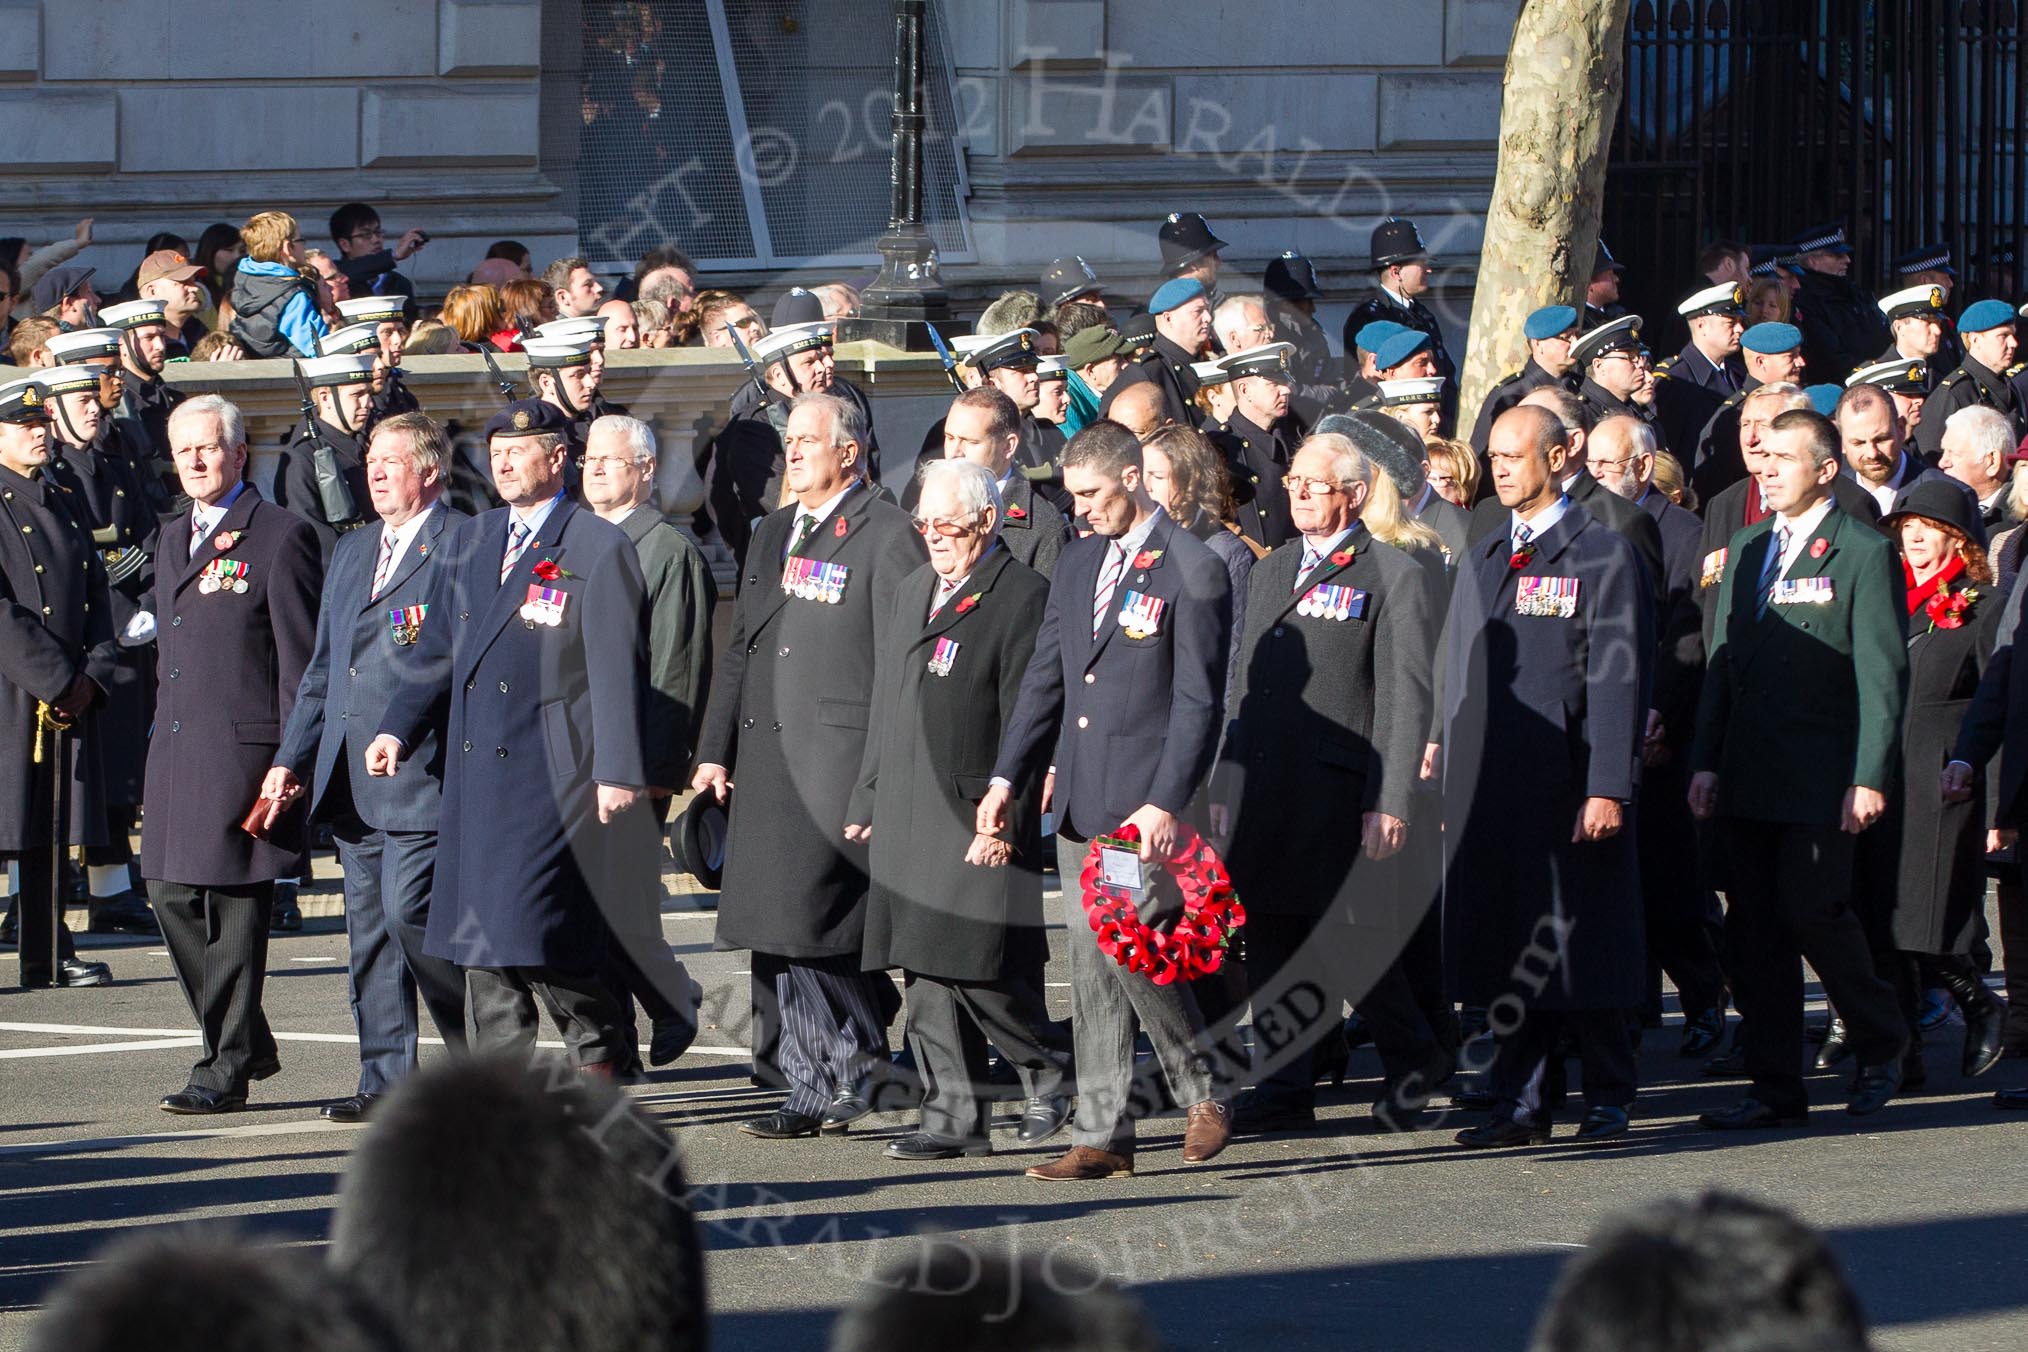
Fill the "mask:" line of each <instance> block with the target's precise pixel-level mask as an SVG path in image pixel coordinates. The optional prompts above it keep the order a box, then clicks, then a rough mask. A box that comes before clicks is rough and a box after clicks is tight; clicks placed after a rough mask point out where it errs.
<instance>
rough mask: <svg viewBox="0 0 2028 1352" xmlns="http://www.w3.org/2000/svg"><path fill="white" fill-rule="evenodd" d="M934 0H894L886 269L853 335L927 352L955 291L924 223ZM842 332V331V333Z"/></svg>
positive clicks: (869, 292)
mask: <svg viewBox="0 0 2028 1352" xmlns="http://www.w3.org/2000/svg"><path fill="white" fill-rule="evenodd" d="M928 24H929V0H894V124H893V125H894V158H893V162H892V167H891V169H890V171H889V175H890V180H891V187H892V190H893V191H892V199H891V201H892V205H891V207H890V209H889V219H888V222H887V233H886V234H885V235H882V236H881V237H880V275H879V276H878V277H876V278H875V279H874V281H873V285H871V286H869V287H867V288H866V291H865V293H864V294H863V295H862V296H861V297H860V318H859V321H858V322H857V323H856V324H854V325H852V326H851V329H850V336H851V337H854V338H870V339H872V340H874V341H875V342H881V343H886V344H887V345H888V346H889V347H897V348H901V349H903V350H905V351H918V352H920V351H927V350H928V349H929V346H930V342H929V334H928V333H927V331H925V330H924V328H923V322H924V321H925V320H927V321H930V322H932V323H936V324H945V323H948V322H949V320H950V317H951V305H950V297H949V296H948V295H947V294H946V293H945V291H944V283H943V276H942V273H941V271H940V270H939V267H938V264H937V246H936V243H935V241H933V240H932V239H931V238H930V234H929V231H928V230H926V229H924V228H923V223H922V138H923V128H924V126H925V125H926V123H927V121H928V118H927V116H926V115H925V113H924V111H923V108H924V104H923V66H924V64H925V62H926V60H927V53H928V48H929V29H928ZM841 336H844V335H841Z"/></svg>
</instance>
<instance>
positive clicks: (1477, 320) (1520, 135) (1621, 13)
mask: <svg viewBox="0 0 2028 1352" xmlns="http://www.w3.org/2000/svg"><path fill="white" fill-rule="evenodd" d="M1627 6H1628V0H1526V3H1525V4H1524V5H1523V6H1522V9H1521V14H1520V17H1518V18H1517V19H1516V20H1515V21H1514V40H1513V43H1512V44H1511V45H1510V47H1509V48H1508V52H1507V75H1506V79H1505V81H1504V89H1505V93H1504V97H1503V98H1502V101H1501V106H1500V159H1499V165H1498V167H1497V168H1496V169H1495V171H1494V176H1493V200H1492V204H1491V206H1490V207H1489V208H1488V209H1487V212H1486V234H1485V240H1484V242H1483V243H1482V244H1481V246H1480V250H1479V277H1478V287H1477V292H1476V294H1475V295H1474V296H1473V298H1472V322H1471V329H1470V335H1469V343H1468V345H1467V348H1466V352H1465V368H1464V374H1463V377H1462V379H1461V381H1460V386H1461V388H1460V390H1459V399H1458V426H1459V427H1470V426H1472V425H1473V422H1474V421H1475V420H1476V419H1477V417H1478V414H1479V404H1480V403H1481V402H1482V401H1483V400H1484V399H1485V396H1486V391H1487V390H1489V389H1490V388H1492V386H1493V384H1494V383H1495V382H1496V381H1498V380H1499V379H1500V378H1501V377H1503V376H1505V375H1506V374H1507V373H1509V372H1511V371H1517V370H1519V369H1520V368H1521V365H1522V363H1523V362H1525V361H1526V360H1527V358H1528V342H1527V339H1526V338H1525V337H1524V336H1523V334H1522V331H1521V325H1522V321H1523V320H1525V319H1526V318H1527V317H1528V313H1529V311H1531V310H1534V309H1536V308H1537V307H1539V306H1543V305H1555V304H1558V303H1562V304H1567V305H1575V306H1577V307H1578V309H1579V312H1580V313H1582V311H1583V308H1584V291H1585V286H1586V284H1587V283H1589V282H1590V281H1591V269H1592V263H1593V262H1594V261H1595V257H1596V253H1597V249H1598V227H1599V211H1600V207H1601V202H1602V198H1603V196H1604V192H1605V172H1606V157H1607V153H1608V150H1609V148H1610V142H1611V139H1612V133H1613V124H1614V122H1615V120H1616V119H1617V118H1618V116H1619V108H1620V93H1621V86H1622V84H1623V77H1624V69H1623V68H1624V64H1625V50H1626V30H1627Z"/></svg>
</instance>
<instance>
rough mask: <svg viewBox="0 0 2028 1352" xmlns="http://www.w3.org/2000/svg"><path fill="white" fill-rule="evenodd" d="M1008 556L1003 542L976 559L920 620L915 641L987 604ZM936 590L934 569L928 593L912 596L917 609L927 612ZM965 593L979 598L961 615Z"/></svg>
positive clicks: (935, 633) (930, 636) (933, 635)
mask: <svg viewBox="0 0 2028 1352" xmlns="http://www.w3.org/2000/svg"><path fill="white" fill-rule="evenodd" d="M1012 558H1013V555H1011V554H1009V553H1008V552H1007V546H1005V545H998V546H995V548H994V550H993V552H992V553H990V554H988V555H987V556H986V557H985V558H983V559H980V560H979V563H978V566H977V567H975V568H973V569H972V575H971V576H970V577H968V578H966V579H965V585H964V586H962V587H960V588H958V589H957V591H956V592H954V593H952V595H951V599H950V600H948V601H946V602H944V608H943V609H942V610H939V611H938V612H937V613H936V616H935V618H933V619H926V620H925V621H924V623H923V626H922V632H921V633H920V634H919V635H917V636H916V640H915V641H916V642H917V643H918V644H922V643H927V642H929V641H930V640H931V639H933V638H936V637H938V636H940V635H942V634H944V633H945V632H947V631H948V630H950V629H951V628H952V627H953V626H955V625H956V624H958V622H959V621H961V620H963V619H964V618H965V616H967V615H974V614H977V613H978V611H979V610H980V609H982V608H984V607H985V606H987V605H989V604H991V598H990V595H989V593H991V592H992V590H993V584H994V583H996V582H998V581H999V580H1000V574H1001V573H1003V572H1005V571H1006V570H1007V564H1008V562H1009V561H1010V560H1011V559H1012ZM1092 585H1093V586H1094V587H1096V586H1097V585H1098V583H1097V581H1096V580H1094V581H1093V583H1092ZM936 594H937V578H936V574H935V573H931V574H930V584H929V591H928V593H927V594H926V595H923V596H921V597H918V598H917V599H916V608H917V610H919V611H920V612H921V613H922V614H923V615H925V616H927V615H928V614H929V604H930V598H931V597H934V596H935V595H936ZM968 596H976V597H978V598H979V599H978V601H977V602H976V603H974V604H973V605H972V606H970V607H968V608H967V609H966V610H965V612H964V614H963V615H961V614H959V613H958V607H959V606H960V605H961V604H963V602H964V600H965V598H966V597H968Z"/></svg>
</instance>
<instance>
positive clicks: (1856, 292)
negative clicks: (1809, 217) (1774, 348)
mask: <svg viewBox="0 0 2028 1352" xmlns="http://www.w3.org/2000/svg"><path fill="white" fill-rule="evenodd" d="M1794 247H1795V253H1796V262H1797V264H1798V267H1797V272H1796V277H1797V279H1798V281H1799V282H1800V283H1801V285H1800V287H1799V288H1798V290H1797V291H1796V314H1797V316H1798V322H1799V323H1800V324H1801V325H1802V329H1803V355H1804V357H1805V358H1806V359H1807V360H1808V361H1809V363H1810V366H1811V368H1812V369H1814V370H1817V371H1820V372H1822V373H1824V374H1825V375H1827V376H1830V377H1832V378H1834V379H1836V378H1842V377H1843V376H1844V375H1845V373H1846V372H1848V371H1850V370H1852V369H1853V368H1854V367H1856V366H1859V365H1861V364H1863V363H1864V362H1865V361H1866V359H1867V358H1869V357H1871V356H1872V355H1873V354H1874V353H1876V352H1878V351H1879V350H1880V349H1881V347H1882V346H1883V345H1885V344H1886V342H1887V321H1886V320H1885V318H1883V317H1882V315H1881V313H1880V305H1879V303H1878V302H1877V301H1875V300H1874V299H1873V297H1872V296H1871V295H1870V294H1869V293H1868V292H1867V290H1866V288H1864V287H1862V286H1860V285H1859V284H1858V283H1857V282H1855V281H1853V280H1852V276H1851V273H1852V244H1851V241H1849V240H1848V239H1846V237H1845V227H1844V226H1842V225H1838V224H1836V223H1835V222H1834V223H1832V224H1828V225H1820V226H1818V227H1816V228H1815V229H1813V230H1809V231H1806V232H1804V234H1802V235H1801V236H1800V237H1798V238H1797V240H1796V242H1795V246H1794Z"/></svg>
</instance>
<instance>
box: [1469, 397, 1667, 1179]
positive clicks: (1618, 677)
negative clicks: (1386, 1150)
mask: <svg viewBox="0 0 2028 1352" xmlns="http://www.w3.org/2000/svg"><path fill="white" fill-rule="evenodd" d="M1488 449H1489V460H1490V462H1491V465H1492V472H1493V481H1494V483H1493V486H1494V492H1495V493H1496V495H1497V497H1498V501H1499V502H1500V503H1501V505H1502V506H1503V507H1505V508H1506V510H1507V513H1508V517H1509V525H1508V528H1507V529H1505V530H1502V531H1500V532H1499V533H1497V534H1495V535H1492V536H1490V537H1489V538H1487V539H1484V540H1481V541H1480V542H1479V543H1477V544H1475V545H1474V546H1473V547H1472V549H1471V551H1470V552H1469V553H1468V554H1467V556H1466V558H1465V560H1464V562H1463V564H1462V565H1461V566H1460V567H1459V569H1458V579H1457V587H1456V592H1455V595H1454V597H1453V599H1452V602H1451V609H1450V614H1449V616H1448V619H1447V630H1446V633H1445V638H1444V654H1445V663H1446V665H1445V670H1444V673H1443V691H1444V700H1443V704H1442V708H1443V713H1444V725H1443V726H1444V731H1443V758H1444V803H1445V812H1444V822H1445V843H1446V845H1447V847H1448V859H1447V865H1448V873H1447V875H1446V878H1445V884H1444V921H1445V924H1444V939H1445V947H1446V956H1447V958H1448V960H1449V964H1450V968H1451V972H1452V976H1453V982H1452V989H1453V993H1454V994H1455V995H1456V996H1457V998H1458V999H1460V1000H1461V1001H1463V1002H1464V1003H1466V1004H1468V1005H1479V1006H1483V1007H1484V1008H1485V1009H1486V1010H1487V1013H1488V1022H1489V1026H1490V1027H1491V1029H1492V1031H1493V1033H1494V1035H1495V1039H1496V1041H1495V1043H1494V1049H1493V1061H1492V1065H1491V1067H1490V1070H1491V1076H1490V1089H1491V1092H1492V1094H1493V1096H1494V1099H1495V1107H1494V1111H1493V1116H1492V1118H1491V1119H1490V1120H1489V1121H1487V1122H1486V1123H1484V1124H1483V1125H1481V1126H1478V1127H1473V1128H1469V1129H1468V1130H1466V1131H1464V1132H1462V1133H1460V1134H1459V1137H1458V1142H1459V1144H1461V1145H1466V1146H1481V1147H1483V1146H1503V1145H1519V1144H1530V1143H1533V1144H1539V1143H1541V1142H1544V1141H1547V1140H1548V1138H1549V1127H1550V1119H1549V1113H1548V1111H1547V1108H1546V1106H1545V1104H1544V1103H1543V1099H1542V1078H1543V1072H1544V1070H1545V1068H1546V1066H1547V1061H1548V1058H1549V1056H1550V1055H1551V1053H1552V1052H1553V1050H1554V1048H1555V1047H1556V1045H1557V1041H1558V1039H1559V1036H1560V1035H1561V1034H1562V1033H1563V1032H1564V1031H1566V1030H1567V1031H1569V1032H1570V1033H1571V1034H1572V1035H1574V1037H1575V1038H1576V1041H1577V1045H1578V1052H1579V1055H1580V1056H1581V1057H1582V1059H1583V1064H1584V1098H1585V1105H1586V1112H1585V1116H1584V1120H1583V1122H1582V1124H1581V1125H1580V1126H1579V1128H1578V1132H1577V1140H1578V1141H1579V1142H1580V1143H1585V1144H1590V1143H1594V1142H1599V1141H1604V1140H1609V1139H1611V1138H1613V1137H1616V1136H1619V1135H1621V1134H1622V1133H1624V1132H1625V1131H1626V1130H1627V1125H1628V1123H1627V1109H1628V1107H1629V1106H1630V1105H1631V1104H1632V1102H1633V1099H1634V1087H1635V1084H1634V1082H1635V1074H1636V1071H1635V1065H1634V1058H1633V1052H1632V1049H1631V1047H1630V1045H1629V1042H1628V1037H1627V1022H1626V1011H1628V1010H1630V1009H1632V1008H1634V1007H1635V1006H1636V1005H1638V1004H1639V1003H1640V999H1641V988H1642V986H1643V984H1644V981H1643V972H1644V966H1645V963H1646V961H1647V957H1646V949H1645V945H1644V942H1643V934H1642V925H1641V896H1640V867H1639V861H1638V858H1637V855H1636V852H1635V842H1634V832H1633V827H1634V823H1633V819H1632V807H1633V800H1634V796H1635V791H1636V788H1637V785H1638V770H1639V764H1640V754H1641V739H1642V734H1643V731H1644V729H1645V727H1646V721H1647V710H1648V707H1649V705H1648V700H1649V686H1650V679H1651V670H1652V667H1653V662H1654V650H1655V640H1654V618H1653V607H1652V605H1651V602H1650V599H1649V598H1650V591H1649V587H1648V581H1647V576H1646V574H1645V572H1644V571H1643V565H1642V563H1641V561H1640V559H1639V558H1638V556H1637V555H1636V554H1635V553H1634V550H1633V547H1632V546H1631V545H1630V544H1628V543H1627V541H1626V539H1625V537H1624V536H1622V535H1620V534H1619V533H1617V532H1615V531H1612V530H1609V529H1607V528H1606V527H1605V526H1604V525H1603V524H1602V523H1601V522H1600V521H1599V520H1597V519H1596V518H1594V517H1593V516H1592V515H1591V513H1590V512H1589V511H1588V510H1586V509H1585V508H1584V506H1583V505H1582V504H1580V503H1577V502H1574V501H1572V500H1571V499H1570V497H1568V496H1567V495H1566V494H1565V493H1564V491H1563V489H1562V487H1561V485H1562V482H1563V478H1564V475H1565V461H1566V454H1567V451H1568V444H1567V441H1566V434H1565V432H1564V428H1563V424H1562V423H1561V422H1560V421H1559V420H1558V419H1557V418H1556V417H1555V415H1554V414H1552V413H1551V412H1550V411H1549V410H1547V409H1542V408H1536V407H1534V406H1532V405H1526V404H1524V405H1523V406H1522V407H1520V408H1515V409H1510V410H1508V411H1507V412H1506V413H1504V414H1502V415H1501V416H1500V417H1499V419H1498V420H1497V421H1495V422H1494V424H1493V431H1492V436H1491V440H1490V441H1489V443H1488ZM1613 500H1614V501H1622V500H1620V499H1617V498H1615V499H1613ZM1622 505H1628V506H1629V508H1630V510H1638V509H1632V508H1631V507H1630V505H1629V504H1625V503H1624V502H1622ZM1642 519H1643V520H1644V521H1645V520H1647V518H1646V516H1645V515H1643V516H1642ZM1649 524H1650V525H1652V524H1653V523H1652V522H1650V523H1649Z"/></svg>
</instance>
